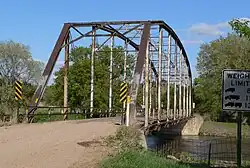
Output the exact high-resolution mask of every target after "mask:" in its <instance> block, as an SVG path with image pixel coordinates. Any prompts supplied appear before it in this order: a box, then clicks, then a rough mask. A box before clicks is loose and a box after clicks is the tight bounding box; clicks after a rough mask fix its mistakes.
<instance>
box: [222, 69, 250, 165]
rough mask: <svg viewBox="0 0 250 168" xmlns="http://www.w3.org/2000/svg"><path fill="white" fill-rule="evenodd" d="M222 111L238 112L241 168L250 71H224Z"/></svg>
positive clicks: (239, 160)
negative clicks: (243, 127) (243, 126)
mask: <svg viewBox="0 0 250 168" xmlns="http://www.w3.org/2000/svg"><path fill="white" fill-rule="evenodd" d="M222 109H223V110H225V111H235V112H237V165H238V167H241V140H242V135H241V122H242V112H250V70H223V85H222Z"/></svg>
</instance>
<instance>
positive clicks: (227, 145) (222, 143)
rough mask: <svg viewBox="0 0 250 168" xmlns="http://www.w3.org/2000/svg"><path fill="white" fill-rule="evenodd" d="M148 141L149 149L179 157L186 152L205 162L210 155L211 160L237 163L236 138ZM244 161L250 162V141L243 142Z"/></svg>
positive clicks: (155, 138) (158, 138) (151, 138)
mask: <svg viewBox="0 0 250 168" xmlns="http://www.w3.org/2000/svg"><path fill="white" fill-rule="evenodd" d="M146 140H147V145H148V148H149V149H156V148H158V149H159V148H161V149H162V148H163V147H164V151H165V153H166V154H170V155H171V154H172V155H176V156H177V157H178V156H179V155H178V154H180V153H182V152H185V153H189V155H191V156H192V157H194V158H196V159H199V160H204V159H207V158H208V157H209V156H208V155H209V153H210V157H211V160H225V161H236V152H237V148H236V138H225V137H212V136H169V135H168V136H166V135H151V136H148V137H147V138H146ZM242 159H243V160H250V139H246V140H244V141H243V142H242Z"/></svg>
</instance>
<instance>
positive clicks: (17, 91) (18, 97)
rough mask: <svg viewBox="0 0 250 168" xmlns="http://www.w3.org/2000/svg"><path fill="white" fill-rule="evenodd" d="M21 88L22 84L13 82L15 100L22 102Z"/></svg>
mask: <svg viewBox="0 0 250 168" xmlns="http://www.w3.org/2000/svg"><path fill="white" fill-rule="evenodd" d="M22 87H23V83H22V81H19V80H17V81H16V82H15V99H16V100H22V99H23V98H22Z"/></svg>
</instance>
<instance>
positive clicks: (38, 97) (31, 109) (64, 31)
mask: <svg viewBox="0 0 250 168" xmlns="http://www.w3.org/2000/svg"><path fill="white" fill-rule="evenodd" d="M69 29H70V24H67V23H65V24H64V26H63V28H62V31H61V33H60V35H59V37H58V39H57V42H56V44H55V46H54V49H53V51H52V53H51V56H50V58H49V60H48V63H47V65H46V67H45V69H44V71H43V73H42V77H41V79H40V81H39V84H38V87H37V89H36V91H35V93H34V95H33V97H32V100H31V104H30V107H29V110H28V121H29V122H30V121H31V120H32V118H33V114H34V112H35V110H36V109H37V108H35V107H37V106H38V104H39V103H40V100H41V98H42V96H43V94H44V91H45V87H46V85H47V83H48V81H49V77H50V75H51V73H52V71H53V68H54V66H55V63H56V61H57V59H58V56H59V53H60V51H61V49H62V48H61V46H62V45H63V43H64V41H65V39H66V37H67V36H68V33H69Z"/></svg>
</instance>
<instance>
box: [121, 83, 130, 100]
mask: <svg viewBox="0 0 250 168" xmlns="http://www.w3.org/2000/svg"><path fill="white" fill-rule="evenodd" d="M127 96H128V84H127V83H126V82H122V83H121V88H120V102H123V103H124V102H125V101H126V100H127Z"/></svg>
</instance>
